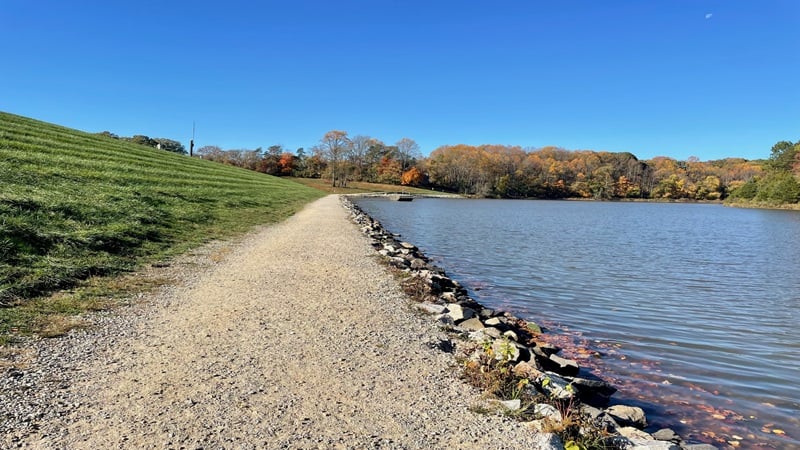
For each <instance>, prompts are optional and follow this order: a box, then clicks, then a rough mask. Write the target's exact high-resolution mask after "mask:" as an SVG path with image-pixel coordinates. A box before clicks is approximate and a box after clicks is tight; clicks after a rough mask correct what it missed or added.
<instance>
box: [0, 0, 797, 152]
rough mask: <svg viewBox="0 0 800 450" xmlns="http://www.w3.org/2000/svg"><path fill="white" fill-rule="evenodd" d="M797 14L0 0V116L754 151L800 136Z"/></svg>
mask: <svg viewBox="0 0 800 450" xmlns="http://www.w3.org/2000/svg"><path fill="white" fill-rule="evenodd" d="M798 22H800V2H794V1H786V0H766V1H764V2H758V3H755V2H751V1H747V0H727V1H724V2H721V1H719V0H698V1H695V2H674V1H672V0H654V1H648V2H631V1H626V0H608V1H605V2H594V1H590V0H572V1H571V2H570V3H569V4H561V3H545V2H528V1H523V0H510V1H508V2H503V3H502V4H489V3H485V2H463V1H457V0H441V1H437V2H421V1H415V0H411V1H408V2H403V3H402V4H399V3H389V2H374V1H369V0H348V1H347V2H328V1H323V0H298V1H296V2H276V1H267V2H259V3H255V4H254V3H252V2H248V1H244V0H230V1H228V2H225V4H224V5H220V4H219V3H218V2H210V1H206V0H197V1H193V2H191V3H190V2H185V1H182V0H177V1H174V2H167V3H164V4H159V5H158V7H155V6H150V5H148V4H144V5H143V4H138V3H121V4H108V3H97V4H82V5H80V4H79V5H74V4H70V3H64V2H55V1H50V0H45V1H44V2H36V3H32V2H8V4H6V5H4V7H3V15H2V16H0V25H2V26H0V49H1V50H2V53H3V57H4V61H3V63H4V67H7V68H8V69H7V70H4V71H0V109H2V110H6V111H9V112H12V113H14V114H20V115H23V116H27V117H31V118H36V119H39V120H43V121H46V122H51V123H56V124H59V125H64V126H67V127H70V128H75V129H80V130H84V131H88V132H102V131H110V132H113V133H115V134H118V135H123V136H130V135H133V134H147V135H148V136H151V137H165V138H169V139H173V140H177V141H180V142H181V143H184V144H185V145H186V146H187V148H188V143H189V140H190V139H191V137H192V123H195V124H196V134H195V147H201V146H204V145H218V146H220V147H222V148H225V149H234V148H250V149H254V148H257V147H263V148H266V147H268V146H270V145H282V146H284V147H285V148H287V149H289V150H290V151H292V152H294V151H295V150H296V149H297V148H299V147H303V148H310V147H312V146H313V145H315V144H316V143H318V141H319V139H320V138H321V137H322V136H323V135H324V134H325V133H326V132H327V131H329V130H344V131H347V132H348V134H349V135H351V136H355V135H369V136H372V137H375V138H378V139H381V140H382V141H384V142H385V143H387V144H393V143H395V142H397V141H399V140H400V139H401V138H404V137H408V138H411V139H414V140H415V141H416V142H417V143H418V144H419V146H420V149H421V151H422V153H423V154H425V155H428V154H430V152H431V151H433V150H434V149H436V148H438V147H440V146H442V145H456V143H467V144H469V145H480V144H483V143H492V142H494V143H496V142H500V143H503V145H519V146H521V147H524V148H541V147H546V146H550V145H552V146H558V147H561V148H565V149H569V150H573V151H574V150H582V149H586V150H593V151H609V152H615V153H617V152H629V153H632V154H634V155H636V156H637V157H638V158H640V159H643V160H648V159H652V158H655V157H657V156H665V157H669V158H673V159H676V160H686V159H688V158H689V157H691V156H695V157H697V158H699V159H700V160H702V161H709V160H718V159H723V158H727V157H731V158H744V159H747V160H758V159H766V158H768V157H769V154H770V148H771V147H772V146H773V145H774V144H775V143H776V142H779V141H781V140H791V141H797V140H800V111H798V110H797V108H792V107H791V105H796V104H798V103H800V87H799V86H798V84H797V81H796V74H797V73H798V72H800V58H797V57H796V56H797V55H798V54H800V34H798V33H797V32H796V31H795V30H796V24H797V23H798Z"/></svg>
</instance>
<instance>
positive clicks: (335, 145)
mask: <svg viewBox="0 0 800 450" xmlns="http://www.w3.org/2000/svg"><path fill="white" fill-rule="evenodd" d="M320 148H321V149H322V151H323V153H324V155H325V156H326V157H327V159H328V167H329V169H330V171H331V186H333V187H336V182H337V181H338V182H339V186H345V185H346V183H347V178H346V176H345V175H346V174H345V173H343V172H344V170H343V166H342V161H343V159H344V157H345V153H346V152H347V151H348V150H349V148H350V139H348V137H347V132H346V131H339V130H331V131H328V132H327V133H325V135H324V136H323V137H322V139H321V140H320Z"/></svg>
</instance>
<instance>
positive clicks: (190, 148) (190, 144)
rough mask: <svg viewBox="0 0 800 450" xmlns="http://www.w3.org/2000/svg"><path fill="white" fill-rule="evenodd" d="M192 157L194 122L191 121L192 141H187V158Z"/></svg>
mask: <svg viewBox="0 0 800 450" xmlns="http://www.w3.org/2000/svg"><path fill="white" fill-rule="evenodd" d="M193 155H194V120H193V121H192V140H191V141H189V157H190V158H191V157H192V156H193Z"/></svg>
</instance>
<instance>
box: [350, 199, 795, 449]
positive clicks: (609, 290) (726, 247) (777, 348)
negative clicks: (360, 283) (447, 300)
mask: <svg viewBox="0 0 800 450" xmlns="http://www.w3.org/2000/svg"><path fill="white" fill-rule="evenodd" d="M357 203H358V204H359V205H360V206H361V207H362V208H363V209H364V210H365V211H366V212H367V213H369V214H370V215H372V216H373V217H374V218H375V219H377V220H379V221H381V223H382V224H383V225H384V226H385V227H386V228H387V229H388V230H390V231H392V232H394V233H400V234H401V235H402V236H403V239H404V240H407V241H409V242H412V243H414V244H416V245H417V246H419V247H420V248H421V249H422V250H423V251H424V252H425V253H426V254H427V255H428V256H429V257H431V258H432V259H434V261H435V262H437V263H438V264H439V265H441V266H442V267H444V268H445V269H446V270H447V272H448V274H449V275H450V276H452V277H454V278H456V279H458V280H459V281H461V282H462V283H463V284H464V285H465V286H466V287H467V288H468V289H469V290H470V294H471V295H472V296H473V298H475V299H476V300H478V301H479V302H481V303H483V304H485V305H487V306H490V307H493V308H499V309H503V310H506V311H510V312H512V313H514V314H516V315H517V316H519V317H522V318H525V319H529V320H533V321H535V322H537V323H540V324H544V325H545V326H547V327H548V328H549V333H547V334H548V335H549V339H551V340H552V341H553V342H554V343H556V344H559V345H561V346H562V347H564V348H565V350H564V352H563V353H565V354H567V355H570V356H572V357H574V358H578V359H579V360H580V363H581V364H582V367H586V368H587V369H590V370H592V371H593V372H595V373H597V374H599V375H601V376H603V377H604V378H606V379H607V380H609V381H611V382H612V383H614V384H615V386H617V387H618V388H620V391H621V392H619V393H617V394H615V396H614V398H615V399H617V400H618V401H620V402H622V403H633V404H637V405H640V406H643V407H644V408H645V409H646V411H647V412H648V418H649V419H650V421H651V423H652V426H651V427H650V428H652V429H653V431H654V430H656V429H658V428H660V427H662V426H669V427H671V428H673V429H675V430H676V431H678V432H679V433H680V434H681V435H682V436H684V437H687V436H688V437H690V438H691V439H692V440H696V441H702V442H710V443H714V444H716V445H719V446H720V447H721V448H726V446H727V445H728V444H725V442H727V441H739V442H740V444H738V445H739V446H740V447H739V448H752V447H756V446H758V445H759V444H764V445H766V448H781V449H783V448H786V449H788V448H800V313H799V312H798V307H800V213H798V212H791V211H767V210H751V209H735V208H726V207H723V206H720V205H709V204H671V203H610V202H569V201H516V200H462V199H416V200H414V201H413V202H392V201H388V200H383V199H359V200H357ZM584 349H588V350H592V351H597V352H599V353H600V354H601V355H603V356H602V357H600V358H595V357H592V356H590V354H589V353H587V352H586V351H584ZM734 445H737V444H734ZM731 448H733V447H731Z"/></svg>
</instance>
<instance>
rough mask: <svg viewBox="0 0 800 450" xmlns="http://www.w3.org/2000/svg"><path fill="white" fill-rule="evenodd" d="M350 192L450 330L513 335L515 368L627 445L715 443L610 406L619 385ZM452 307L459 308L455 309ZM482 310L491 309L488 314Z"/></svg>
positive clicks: (475, 336) (484, 337)
mask: <svg viewBox="0 0 800 450" xmlns="http://www.w3.org/2000/svg"><path fill="white" fill-rule="evenodd" d="M348 197H350V196H342V197H341V198H342V202H343V204H344V205H345V207H346V208H347V209H349V210H350V211H351V216H352V220H353V221H354V222H355V223H357V224H359V226H360V227H361V231H362V232H363V233H364V234H366V235H367V236H369V237H370V238H371V239H372V242H373V247H375V249H376V251H377V252H378V253H379V254H381V255H382V256H383V257H384V258H385V259H386V261H387V263H388V264H389V265H390V266H392V267H394V268H395V269H396V270H399V271H403V272H406V273H411V277H414V278H420V279H422V280H424V283H425V285H426V286H427V288H428V289H429V293H428V298H427V299H425V300H424V301H422V302H421V303H418V305H417V307H418V308H419V309H420V310H422V311H425V312H426V313H428V314H430V315H432V316H433V317H434V320H435V321H436V322H437V323H439V324H440V325H443V326H444V327H445V328H447V329H448V332H449V333H451V334H455V335H458V336H460V337H461V338H462V339H465V340H467V341H473V342H481V343H482V344H483V345H492V346H495V347H496V346H497V343H498V342H500V341H501V340H503V339H508V336H512V337H513V338H514V339H512V340H513V345H514V346H515V347H517V348H518V350H519V353H520V356H517V357H515V358H514V360H513V361H511V363H512V366H513V368H514V369H516V367H521V369H520V370H515V371H518V372H521V373H523V374H524V375H525V377H526V378H527V379H528V380H529V381H530V382H531V384H532V385H533V386H535V387H536V389H537V390H538V391H539V392H541V393H545V394H547V395H550V396H562V399H567V398H568V399H570V400H572V399H576V400H578V401H579V402H580V404H581V406H580V408H581V410H582V412H585V413H586V414H588V415H590V416H591V417H592V419H594V420H597V421H599V423H601V424H602V425H601V426H606V427H607V429H606V431H608V430H609V429H613V430H614V432H616V434H617V435H618V436H621V439H627V442H626V443H625V444H624V445H629V446H630V445H633V446H634V448H656V447H651V446H658V445H662V446H664V447H663V448H672V447H669V445H673V446H674V448H680V449H692V450H699V449H712V448H717V447H715V446H713V445H711V444H707V443H687V442H685V441H684V440H683V439H682V438H681V437H680V436H678V435H677V433H675V432H674V431H673V430H671V429H669V428H666V429H662V430H658V431H656V432H655V433H653V434H649V433H645V432H644V431H643V430H644V429H645V428H646V427H647V420H646V417H645V416H644V411H643V410H642V409H641V408H638V407H635V406H629V405H625V404H620V403H617V404H616V405H614V406H620V407H621V408H617V409H616V410H615V409H614V408H613V407H610V408H609V407H608V405H609V404H610V400H611V396H612V395H613V393H614V392H616V388H615V387H613V386H611V385H610V384H608V383H606V382H605V381H603V380H602V379H600V378H598V377H595V376H594V375H592V374H589V373H588V371H586V370H584V369H582V368H581V367H580V366H579V365H578V363H577V361H575V360H569V359H566V358H562V357H561V356H559V355H558V353H559V351H560V350H561V349H560V348H557V347H554V346H552V345H549V344H546V343H545V341H546V339H545V338H538V337H539V336H540V335H541V334H542V330H541V329H540V328H539V326H538V325H536V324H533V325H530V324H531V323H529V322H527V321H525V320H522V319H519V318H517V317H515V316H513V315H512V314H510V313H508V312H503V311H492V310H490V309H488V308H486V307H485V306H483V305H481V304H480V303H478V302H477V301H475V300H474V299H472V298H471V297H470V296H469V295H468V293H467V291H466V289H464V288H463V287H462V286H461V285H460V284H459V283H458V281H456V280H452V279H450V278H448V277H447V276H446V273H445V271H444V269H441V268H439V267H436V266H431V265H430V264H429V261H430V260H429V259H428V258H427V257H426V256H425V255H423V254H422V253H421V252H419V250H418V249H417V248H416V246H414V245H413V243H407V242H403V241H401V240H400V239H399V235H396V234H393V233H391V232H390V231H388V230H386V229H384V228H383V226H382V225H381V224H380V222H378V221H377V220H375V219H374V218H372V217H370V216H369V215H368V214H367V213H366V212H365V211H363V210H362V209H361V208H360V207H359V206H358V205H357V204H355V203H353V202H352V201H351V200H350V198H348ZM359 197H360V196H359ZM418 301H419V299H418ZM451 309H454V310H455V311H456V312H455V314H453V313H452V312H451ZM465 309H466V310H472V312H471V313H468V314H467V315H466V316H465V315H464V314H463V312H462V311H463V310H465ZM484 311H491V313H487V314H484ZM448 316H449V317H448ZM454 316H455V317H454ZM497 317H502V318H503V320H502V321H501V323H500V324H498V320H495V319H496V318H497ZM476 320H477V321H476ZM498 325H502V326H501V327H499V328H500V331H501V332H500V333H499V334H498V333H497V332H496V331H494V330H492V331H490V332H489V334H487V331H489V329H495V328H497V326H498ZM504 329H505V330H504ZM509 331H510V332H511V333H510V334H509V333H508V332H509ZM487 342H489V344H487ZM531 344H532V345H531ZM582 377H586V378H582ZM554 380H556V382H555V383H554V382H553V381H554ZM554 385H555V386H554ZM554 387H555V389H553V388H554ZM573 390H574V391H577V392H573ZM566 391H569V392H566ZM604 407H605V408H604ZM621 409H625V410H626V413H627V415H626V417H624V418H623V417H619V416H618V413H619V410H621ZM631 415H635V416H636V417H637V419H638V420H631ZM639 417H640V419H639ZM609 419H610V420H609ZM620 431H621V432H620ZM658 448H662V447H658Z"/></svg>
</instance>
